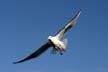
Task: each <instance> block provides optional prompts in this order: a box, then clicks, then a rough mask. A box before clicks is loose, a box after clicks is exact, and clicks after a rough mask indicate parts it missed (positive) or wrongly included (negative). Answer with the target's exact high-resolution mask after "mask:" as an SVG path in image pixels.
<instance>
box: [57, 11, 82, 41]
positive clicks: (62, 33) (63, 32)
mask: <svg viewBox="0 0 108 72" xmlns="http://www.w3.org/2000/svg"><path fill="white" fill-rule="evenodd" d="M80 14H81V10H79V11H78V13H77V14H76V15H75V16H74V17H73V18H72V19H71V21H70V22H69V23H68V24H67V25H66V26H64V27H63V28H62V29H61V30H60V31H59V32H58V33H57V34H56V37H58V38H59V39H60V38H61V37H62V36H63V35H64V34H65V33H66V32H67V31H68V30H69V29H70V28H72V27H73V26H74V24H75V23H76V22H77V19H78V18H79V16H80Z"/></svg>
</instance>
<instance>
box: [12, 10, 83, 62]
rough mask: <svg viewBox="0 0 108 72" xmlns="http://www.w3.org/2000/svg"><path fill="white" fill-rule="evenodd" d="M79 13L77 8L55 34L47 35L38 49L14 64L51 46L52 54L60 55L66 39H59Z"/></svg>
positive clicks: (39, 53) (33, 56)
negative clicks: (68, 20) (74, 13)
mask: <svg viewBox="0 0 108 72" xmlns="http://www.w3.org/2000/svg"><path fill="white" fill-rule="evenodd" d="M80 14H81V10H79V11H78V12H77V14H76V15H75V16H74V17H73V18H72V19H71V20H70V22H69V23H68V24H67V25H65V26H64V27H63V28H62V29H61V30H60V31H59V32H57V33H56V35H55V36H49V37H48V42H47V43H45V44H44V45H42V46H41V47H40V48H39V49H38V50H36V51H35V52H34V53H32V54H30V55H29V56H27V57H26V58H24V59H22V60H20V61H17V62H14V64H17V63H22V62H24V61H27V60H30V59H33V58H36V57H38V56H40V55H41V54H42V53H43V52H45V51H46V50H47V49H48V48H50V47H53V49H52V52H53V53H54V54H57V53H59V54H60V55H62V54H63V52H65V51H66V46H67V39H64V40H61V38H62V37H63V35H64V34H65V33H66V32H67V31H68V30H69V29H70V28H72V27H73V26H74V25H75V23H76V22H77V20H78V18H79V16H80Z"/></svg>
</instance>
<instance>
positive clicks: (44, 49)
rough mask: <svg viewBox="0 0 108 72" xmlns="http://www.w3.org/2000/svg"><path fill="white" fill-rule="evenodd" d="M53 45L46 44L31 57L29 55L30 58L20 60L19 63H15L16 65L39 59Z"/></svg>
mask: <svg viewBox="0 0 108 72" xmlns="http://www.w3.org/2000/svg"><path fill="white" fill-rule="evenodd" d="M50 46H51V45H50V44H49V43H46V44H44V45H43V46H41V47H40V48H39V49H38V50H36V51H35V52H34V53H32V54H31V55H29V56H28V57H26V58H24V59H22V60H20V61H17V62H14V64H17V63H22V62H24V61H27V60H30V59H33V58H36V57H38V56H39V55H41V54H42V53H43V52H45V51H46V50H47V49H48V48H49V47H50Z"/></svg>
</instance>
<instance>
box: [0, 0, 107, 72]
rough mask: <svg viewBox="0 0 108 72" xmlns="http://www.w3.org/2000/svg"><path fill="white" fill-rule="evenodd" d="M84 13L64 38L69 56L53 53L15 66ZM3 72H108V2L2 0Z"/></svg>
mask: <svg viewBox="0 0 108 72" xmlns="http://www.w3.org/2000/svg"><path fill="white" fill-rule="evenodd" d="M79 9H82V14H81V16H80V18H79V20H78V22H77V24H76V25H75V26H74V27H73V29H71V30H70V31H69V32H68V33H67V34H66V35H65V37H66V38H68V47H67V52H66V53H65V54H64V55H63V56H60V55H52V54H51V53H50V51H51V49H49V50H48V51H46V52H45V53H44V54H43V55H41V56H40V57H38V58H37V59H33V60H30V61H27V62H24V63H22V64H16V65H14V64H12V62H14V61H17V60H20V59H22V58H24V57H26V56H27V55H29V54H31V53H32V52H33V51H34V50H36V49H38V48H39V47H40V46H41V45H42V44H43V43H44V42H46V41H47V37H48V36H49V35H55V33H56V32H57V31H58V30H59V29H60V28H61V27H63V26H64V25H65V24H66V23H67V22H68V21H69V20H70V19H71V18H72V17H73V16H74V15H75V14H76V12H77V11H78V10H79ZM0 72H108V1H107V0H0Z"/></svg>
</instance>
